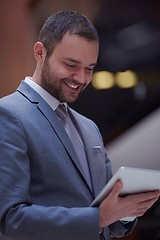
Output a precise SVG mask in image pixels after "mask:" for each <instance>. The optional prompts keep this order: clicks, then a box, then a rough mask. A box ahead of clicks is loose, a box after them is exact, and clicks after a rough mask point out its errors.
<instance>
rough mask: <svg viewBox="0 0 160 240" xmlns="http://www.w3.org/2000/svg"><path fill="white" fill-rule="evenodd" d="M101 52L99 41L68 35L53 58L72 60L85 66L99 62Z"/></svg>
mask: <svg viewBox="0 0 160 240" xmlns="http://www.w3.org/2000/svg"><path fill="white" fill-rule="evenodd" d="M98 51H99V43H98V41H88V40H87V39H86V38H84V37H81V36H79V35H76V34H70V33H68V32H67V33H66V34H65V35H64V36H63V38H62V40H61V41H60V42H59V43H58V44H57V45H56V46H55V48H54V50H53V53H52V56H51V57H52V58H58V59H63V58H64V59H65V58H72V59H75V60H77V61H79V62H82V63H84V64H91V63H96V62H97V57H98Z"/></svg>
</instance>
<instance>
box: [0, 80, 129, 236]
mask: <svg viewBox="0 0 160 240" xmlns="http://www.w3.org/2000/svg"><path fill="white" fill-rule="evenodd" d="M69 113H70V115H71V117H72V120H73V121H74V123H75V125H76V127H77V129H78V131H79V134H80V136H81V138H82V140H83V143H84V145H85V148H86V153H87V158H88V163H89V168H90V173H91V179H92V182H93V188H92V189H90V187H89V185H88V183H87V181H86V178H85V176H84V173H83V170H82V167H81V165H80V163H79V160H78V158H77V155H76V153H75V151H74V148H73V146H72V143H71V141H70V139H69V138H68V135H67V134H66V132H65V130H64V129H63V127H62V126H61V123H60V121H59V119H58V117H57V115H56V113H55V112H54V111H53V110H52V109H51V108H50V106H49V105H48V104H47V103H46V102H45V101H44V100H43V99H42V98H41V97H40V95H39V94H37V93H36V92H35V91H34V90H33V89H32V88H31V87H30V86H29V85H27V84H26V83H25V82H22V83H21V85H20V87H19V88H18V89H17V91H16V92H15V93H13V94H12V95H10V96H7V97H5V98H2V99H1V100H0V232H1V234H2V235H0V240H2V239H10V240H99V239H100V236H99V229H98V221H99V219H98V216H99V212H98V208H93V207H88V206H89V205H90V203H91V202H92V201H93V199H94V198H95V196H96V195H97V194H98V193H99V192H100V190H101V189H102V188H103V187H104V185H105V184H106V182H107V181H108V180H109V178H110V177H111V167H110V161H109V159H108V157H107V154H106V152H105V150H104V146H103V141H102V138H101V135H100V133H99V131H98V129H97V127H96V125H95V124H94V123H93V122H92V121H91V120H89V119H87V118H85V117H83V116H82V115H80V114H78V113H77V112H75V111H74V110H72V109H69ZM131 229H132V226H130V227H129V228H128V227H126V226H123V225H122V224H121V223H120V222H116V223H114V224H112V225H111V226H110V227H109V228H108V227H107V228H105V230H104V236H105V239H107V240H108V239H110V233H111V234H112V235H115V236H116V235H117V236H122V235H125V234H127V233H128V232H129V231H130V230H131ZM3 236H6V238H5V237H3Z"/></svg>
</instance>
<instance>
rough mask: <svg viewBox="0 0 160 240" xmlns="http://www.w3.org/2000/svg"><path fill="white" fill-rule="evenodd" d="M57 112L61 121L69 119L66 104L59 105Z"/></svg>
mask: <svg viewBox="0 0 160 240" xmlns="http://www.w3.org/2000/svg"><path fill="white" fill-rule="evenodd" d="M55 112H56V113H57V115H58V117H59V118H60V119H64V118H67V117H68V112H67V109H66V107H65V105H64V104H59V105H58V107H57V109H56V110H55Z"/></svg>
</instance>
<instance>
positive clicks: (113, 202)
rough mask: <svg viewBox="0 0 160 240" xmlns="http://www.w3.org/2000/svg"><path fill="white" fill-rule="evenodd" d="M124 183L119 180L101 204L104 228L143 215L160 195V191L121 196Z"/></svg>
mask: <svg viewBox="0 0 160 240" xmlns="http://www.w3.org/2000/svg"><path fill="white" fill-rule="evenodd" d="M122 188H123V183H122V182H121V181H117V182H116V184H115V185H114V187H113V190H112V191H111V192H110V194H109V195H108V196H107V197H106V198H105V199H104V200H103V202H102V203H101V204H100V206H99V227H100V228H103V227H105V226H108V225H110V224H112V223H113V222H115V221H117V220H119V219H121V218H124V217H132V216H133V217H134V216H137V217H139V216H142V215H143V214H144V213H145V212H146V211H147V210H148V209H149V208H150V207H151V206H152V205H153V204H154V203H155V202H156V201H157V200H158V198H159V197H160V191H155V192H148V193H139V194H134V195H127V196H125V197H119V194H120V192H121V190H122Z"/></svg>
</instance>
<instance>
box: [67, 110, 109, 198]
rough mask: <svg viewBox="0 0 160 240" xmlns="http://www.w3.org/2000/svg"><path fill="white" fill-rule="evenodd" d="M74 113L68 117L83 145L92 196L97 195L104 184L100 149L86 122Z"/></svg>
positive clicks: (104, 178)
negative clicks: (92, 191)
mask: <svg viewBox="0 0 160 240" xmlns="http://www.w3.org/2000/svg"><path fill="white" fill-rule="evenodd" d="M74 113H75V112H74V111H70V115H71V118H72V120H73V121H74V124H75V125H76V127H77V129H78V131H79V134H80V136H81V138H82V141H83V143H84V145H85V149H86V154H87V158H88V164H89V168H90V173H91V179H92V184H93V190H94V195H95V196H97V195H98V193H99V192H100V191H101V190H102V188H103V187H104V186H105V184H106V164H105V159H104V153H102V152H103V149H102V147H103V146H99V145H98V144H97V137H98V136H97V134H98V133H97V131H96V133H95V132H94V131H92V130H91V129H89V128H88V125H87V122H84V121H81V120H80V118H79V117H78V116H77V114H74ZM99 142H100V141H99Z"/></svg>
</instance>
